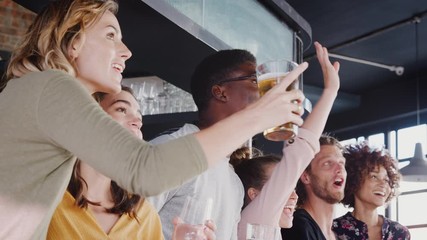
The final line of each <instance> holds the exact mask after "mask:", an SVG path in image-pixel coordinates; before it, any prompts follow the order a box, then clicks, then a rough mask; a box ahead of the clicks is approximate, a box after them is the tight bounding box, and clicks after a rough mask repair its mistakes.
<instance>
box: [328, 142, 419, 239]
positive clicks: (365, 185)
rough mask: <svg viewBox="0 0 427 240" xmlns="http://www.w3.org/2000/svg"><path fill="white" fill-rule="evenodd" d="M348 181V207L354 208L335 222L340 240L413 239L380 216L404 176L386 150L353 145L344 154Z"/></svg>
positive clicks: (346, 190)
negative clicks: (380, 210)
mask: <svg viewBox="0 0 427 240" xmlns="http://www.w3.org/2000/svg"><path fill="white" fill-rule="evenodd" d="M344 157H345V159H346V165H345V168H346V170H347V182H346V185H345V190H344V199H343V200H342V201H341V202H342V203H343V204H344V205H345V206H347V207H352V208H354V210H353V212H348V213H347V214H345V215H344V216H341V217H339V218H337V219H335V220H334V222H333V226H332V230H333V231H334V232H335V235H336V236H337V239H343V240H344V239H354V240H365V239H370V240H373V239H383V240H388V239H402V240H408V239H411V236H410V233H409V231H408V229H407V228H406V227H405V226H403V225H401V224H400V223H398V222H395V221H392V220H390V219H388V218H386V217H384V216H382V215H380V214H378V213H377V209H378V208H379V207H382V206H385V205H387V204H388V203H389V202H390V201H391V200H392V199H393V198H394V197H395V196H396V195H397V193H398V189H399V181H400V177H401V176H400V174H399V172H398V168H397V161H396V160H395V159H393V158H392V157H391V156H390V154H389V153H388V152H387V151H386V150H377V149H373V148H370V147H369V145H368V143H367V142H365V143H361V144H358V145H349V146H347V147H346V149H345V151H344Z"/></svg>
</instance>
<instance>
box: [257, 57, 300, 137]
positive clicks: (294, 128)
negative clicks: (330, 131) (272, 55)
mask: <svg viewBox="0 0 427 240" xmlns="http://www.w3.org/2000/svg"><path fill="white" fill-rule="evenodd" d="M297 66H298V65H297V64H296V63H295V62H292V61H288V60H273V61H268V62H265V63H262V64H260V65H258V66H257V76H258V88H259V92H260V96H261V97H262V96H263V95H264V94H265V93H266V92H267V91H268V90H270V89H271V88H272V87H274V86H275V85H276V84H278V83H279V82H280V80H282V79H283V78H285V77H286V75H287V74H288V73H289V72H290V71H292V70H293V69H294V68H296V67H297ZM293 89H300V90H302V80H301V79H300V78H299V77H298V78H297V79H296V80H295V81H294V82H293V83H291V84H290V85H289V87H288V88H287V89H286V90H287V91H290V90H293ZM295 104H299V103H298V102H295ZM297 134H298V125H296V124H293V123H291V122H289V123H285V124H283V125H280V126H277V127H274V128H270V129H267V130H265V131H264V137H265V138H266V139H268V140H271V141H285V140H290V139H293V138H294V137H295V136H296V135H297Z"/></svg>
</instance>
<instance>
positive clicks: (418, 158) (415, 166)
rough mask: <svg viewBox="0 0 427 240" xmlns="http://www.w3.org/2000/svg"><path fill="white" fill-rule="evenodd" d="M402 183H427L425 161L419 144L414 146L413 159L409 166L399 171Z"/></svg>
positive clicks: (426, 164)
mask: <svg viewBox="0 0 427 240" xmlns="http://www.w3.org/2000/svg"><path fill="white" fill-rule="evenodd" d="M400 173H401V174H402V175H403V180H404V181H410V182H427V161H426V158H425V155H424V153H423V149H422V147H421V143H417V144H415V152H414V157H413V158H412V159H411V160H410V161H409V165H407V166H405V167H403V168H402V169H400Z"/></svg>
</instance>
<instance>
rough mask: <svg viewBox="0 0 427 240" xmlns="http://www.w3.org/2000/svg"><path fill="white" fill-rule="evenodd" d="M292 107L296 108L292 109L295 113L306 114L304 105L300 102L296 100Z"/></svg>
mask: <svg viewBox="0 0 427 240" xmlns="http://www.w3.org/2000/svg"><path fill="white" fill-rule="evenodd" d="M292 107H293V109H294V110H292V112H293V113H295V114H297V115H299V116H302V115H303V114H304V107H303V106H302V104H301V103H300V102H296V101H294V102H293V106H292Z"/></svg>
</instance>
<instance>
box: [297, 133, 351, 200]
mask: <svg viewBox="0 0 427 240" xmlns="http://www.w3.org/2000/svg"><path fill="white" fill-rule="evenodd" d="M319 143H320V146H336V147H338V149H340V150H343V147H342V145H341V143H340V142H339V141H338V139H336V138H335V137H332V136H331V135H329V134H328V133H323V134H322V135H321V136H320V138H319ZM304 171H306V172H311V163H310V164H309V165H308V166H307V168H306V169H305V170H304ZM295 191H296V193H297V194H298V202H297V207H301V206H302V205H303V204H304V202H305V201H306V200H307V191H306V190H305V185H304V184H303V183H302V181H301V179H299V180H298V182H297V186H296V188H295Z"/></svg>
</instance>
